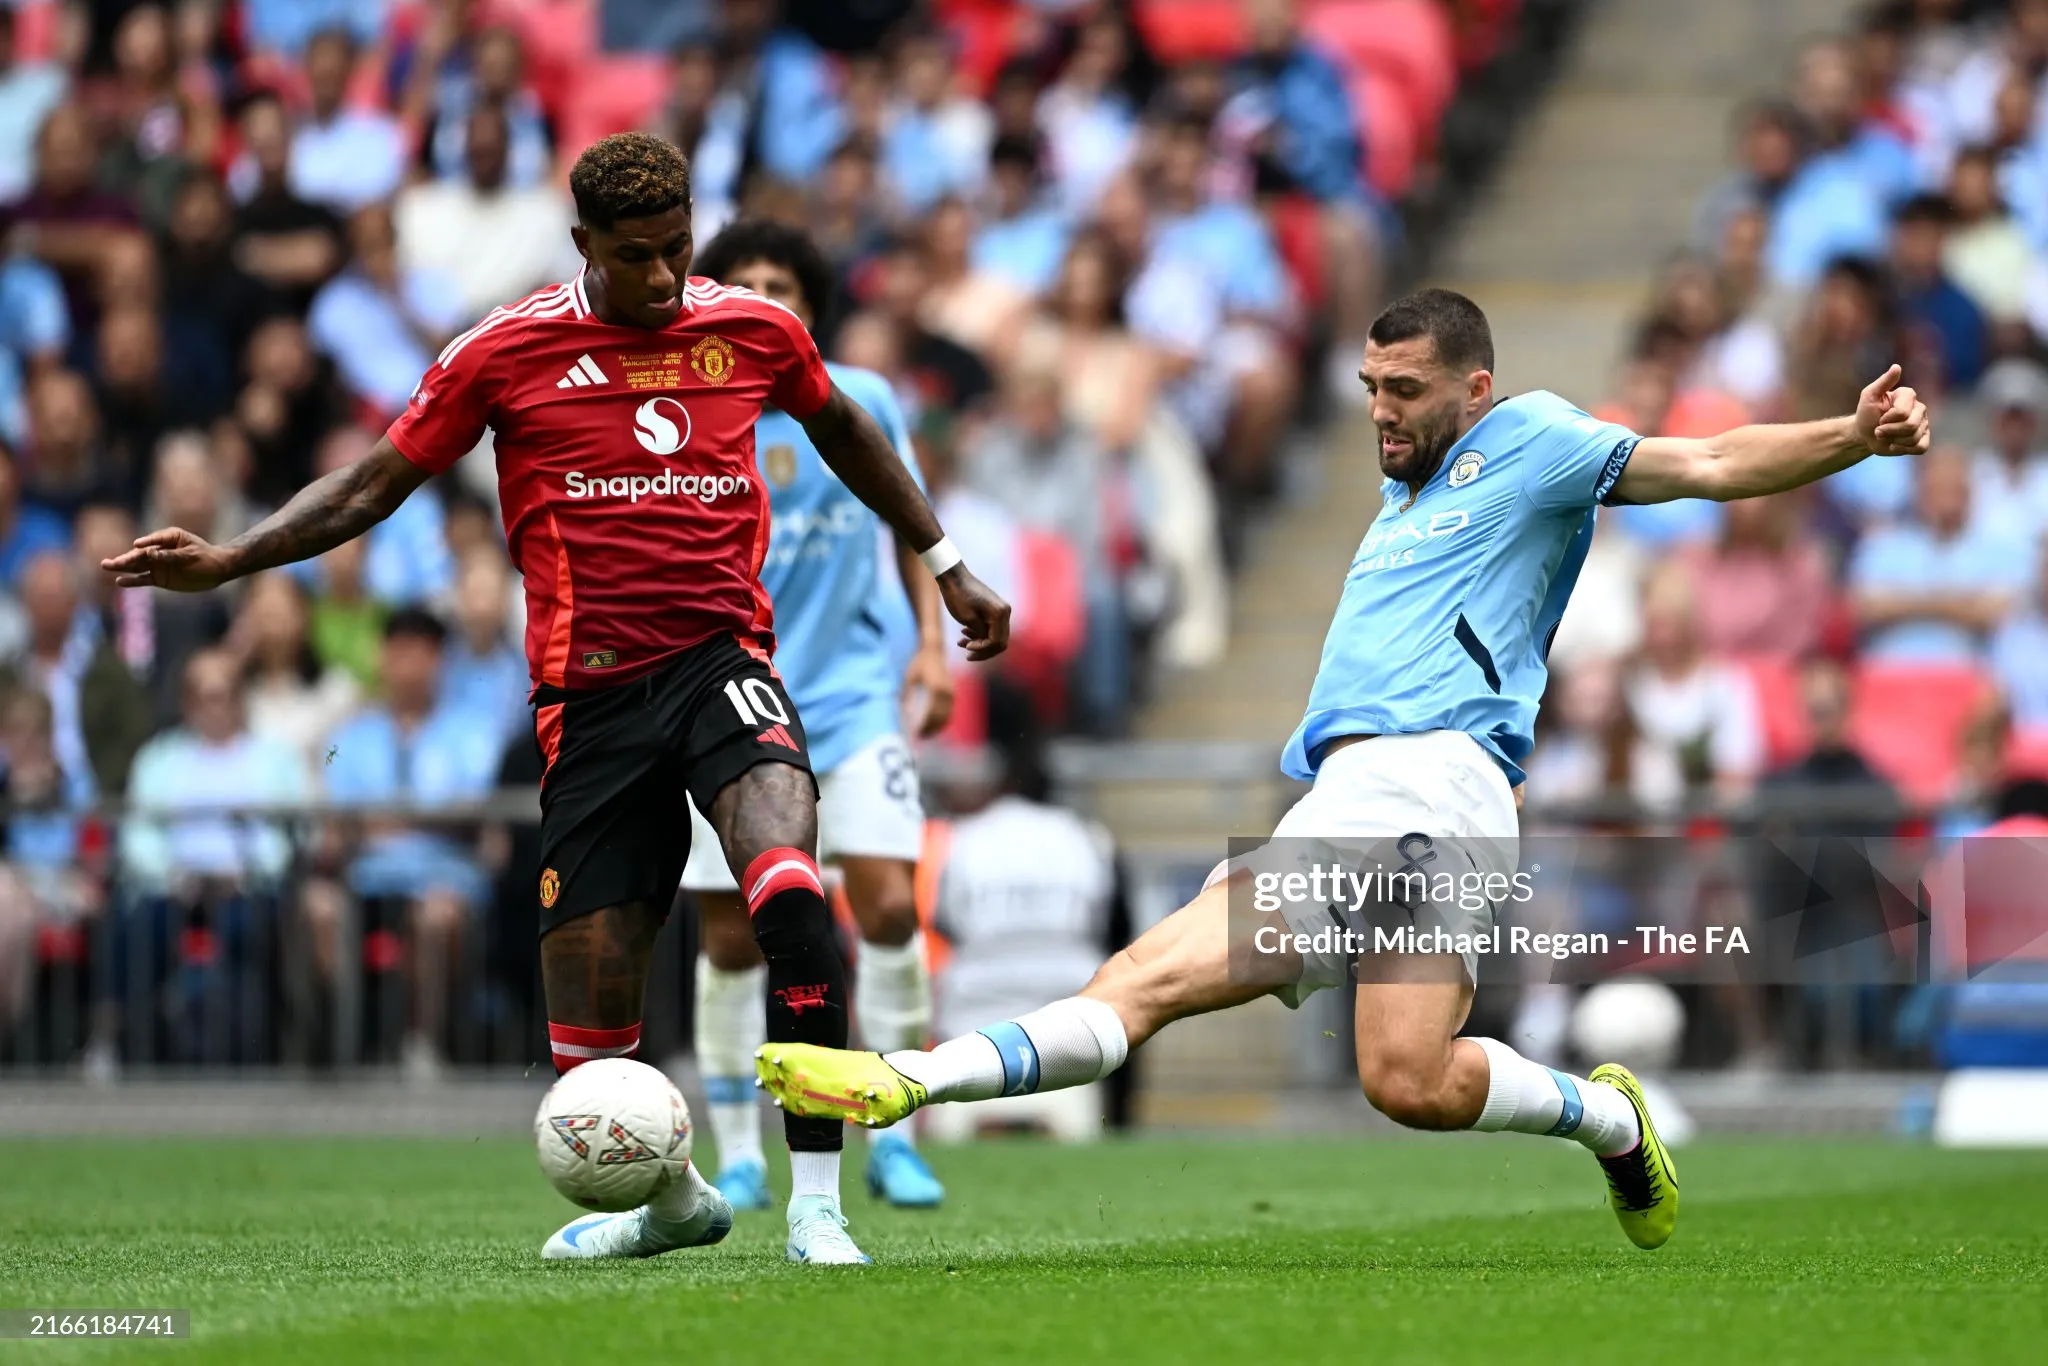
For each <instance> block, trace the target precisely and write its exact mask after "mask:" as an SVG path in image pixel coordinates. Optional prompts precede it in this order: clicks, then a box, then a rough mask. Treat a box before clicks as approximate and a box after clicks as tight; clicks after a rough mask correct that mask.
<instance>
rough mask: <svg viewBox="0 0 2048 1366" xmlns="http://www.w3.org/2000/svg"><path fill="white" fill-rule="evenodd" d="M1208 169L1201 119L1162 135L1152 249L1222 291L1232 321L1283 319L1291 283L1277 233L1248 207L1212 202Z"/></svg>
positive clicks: (1177, 123)
mask: <svg viewBox="0 0 2048 1366" xmlns="http://www.w3.org/2000/svg"><path fill="white" fill-rule="evenodd" d="M1208 169H1209V135H1208V130H1207V129H1206V128H1204V127H1203V126H1202V124H1201V123H1200V122H1199V121H1198V120H1192V119H1181V120H1176V121H1175V122H1173V123H1171V124H1169V125H1168V126H1167V127H1166V128H1165V129H1164V130H1162V132H1161V135H1160V147H1159V211H1158V213H1157V214H1156V215H1155V216H1154V218H1153V229H1152V250H1153V251H1154V252H1155V253H1157V254H1158V255H1159V256H1160V257H1161V258H1185V259H1187V260H1189V261H1191V262H1193V263H1195V264H1196V265H1197V266H1199V267H1200V269H1201V270H1202V271H1203V272H1204V273H1205V274H1206V275H1207V276H1208V277H1209V279H1210V281H1211V282H1212V283H1214V284H1215V286H1216V288H1217V289H1218V290H1219V291H1221V297H1222V303H1223V309H1224V312H1225V313H1226V314H1227V315H1229V316H1232V317H1253V318H1258V319H1261V320H1263V321H1268V322H1274V321H1279V320H1281V318H1282V317H1283V315H1284V314H1285V313H1286V312H1287V311H1288V309H1289V307H1290V304H1291V302H1292V285H1291V284H1290V282H1289V280H1288V277H1287V267H1286V265H1285V263H1284V262H1282V261H1281V259H1280V249H1279V246H1278V245H1277V244H1276V243H1275V242H1274V240H1273V233H1272V230H1271V229H1270V228H1268V227H1267V226H1266V221H1265V220H1264V219H1263V218H1261V217H1259V215H1258V214H1257V213H1255V212H1254V211H1253V210H1252V209H1250V208H1249V207H1247V206H1246V205H1243V204H1236V203H1220V202H1217V201H1214V200H1212V199H1211V198H1210V197H1209V194H1208V190H1207V186H1206V185H1205V183H1204V177H1205V176H1206V174H1207V172H1208Z"/></svg>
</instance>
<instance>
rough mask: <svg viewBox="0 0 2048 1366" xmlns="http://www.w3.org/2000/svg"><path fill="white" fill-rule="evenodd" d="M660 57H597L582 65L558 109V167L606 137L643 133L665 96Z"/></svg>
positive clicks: (664, 63)
mask: <svg viewBox="0 0 2048 1366" xmlns="http://www.w3.org/2000/svg"><path fill="white" fill-rule="evenodd" d="M668 81H669V74H668V59H667V58H665V57H643V56H630V57H624V56H622V57H600V58H596V59H594V60H592V61H590V62H589V63H587V64H586V65H585V66H584V68H583V74H582V77H581V79H579V80H578V81H577V83H576V85H575V86H574V87H573V88H571V90H570V91H569V94H568V103H567V104H566V105H565V106H564V108H563V110H562V123H561V148H562V160H563V162H564V163H565V164H566V163H569V162H573V161H574V160H575V158H576V155H577V154H578V153H579V152H581V151H582V150H583V149H584V148H585V147H588V146H589V145H590V144H591V143H593V142H596V141H597V140H598V139H599V138H601V137H603V136H605V135H606V134H607V133H624V132H627V131H630V130H632V129H635V128H644V127H646V126H647V123H648V121H649V120H650V119H651V118H653V116H654V114H655V111H656V110H658V109H659V108H660V107H661V102H662V101H663V100H664V99H666V98H667V97H668Z"/></svg>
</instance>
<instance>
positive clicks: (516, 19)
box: [494, 0, 621, 157]
mask: <svg viewBox="0 0 2048 1366" xmlns="http://www.w3.org/2000/svg"><path fill="white" fill-rule="evenodd" d="M499 9H500V11H501V12H500V14H499V15H497V16H494V17H500V18H502V19H503V20H504V22H506V23H509V24H511V25H512V26H513V27H514V28H516V29H518V30H519V36H520V38H521V39H522V40H523V41H524V45H525V49H526V79H527V83H528V84H530V85H531V86H532V87H533V93H534V95H535V97H536V98H537V99H539V100H540V102H541V107H542V108H544V109H546V110H547V112H548V114H549V116H550V117H552V118H555V119H558V120H566V119H567V118H568V117H569V106H570V104H571V102H572V101H573V100H574V99H575V97H576V96H578V95H580V94H581V93H583V92H584V91H585V90H588V89H589V88H590V87H591V86H593V85H596V84H598V83H600V82H601V81H602V80H603V79H604V78H605V76H606V74H607V73H606V70H605V67H606V65H607V64H606V63H605V62H604V61H603V60H601V59H600V58H599V56H598V51H597V0H528V3H525V4H520V5H501V6H500V7H499ZM605 131H606V132H618V131H621V130H619V129H606V130H605ZM599 136H602V134H600V135H599ZM560 145H561V147H562V149H563V151H565V152H566V153H568V155H569V156H571V157H573V156H574V155H575V153H576V152H577V151H580V150H581V149H582V147H583V146H584V144H582V143H573V142H570V141H569V140H568V137H567V130H566V129H564V130H562V131H561V135H560Z"/></svg>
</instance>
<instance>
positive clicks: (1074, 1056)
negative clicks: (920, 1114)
mask: <svg viewBox="0 0 2048 1366" xmlns="http://www.w3.org/2000/svg"><path fill="white" fill-rule="evenodd" d="M1129 1053H1130V1041H1129V1039H1128V1038H1127V1037H1126V1035H1125V1034H1124V1022H1123V1020H1122V1019H1121V1018H1119V1017H1118V1015H1117V1013H1116V1011H1115V1010H1114V1009H1112V1008H1111V1007H1109V1006H1107V1005H1105V1004H1103V1003H1102V1002H1101V1001H1097V1000H1093V999H1091V998H1089V997H1086V996H1069V997H1068V998H1067V999H1066V1000H1064V1001H1054V1002H1053V1003H1052V1004H1051V1005H1049V1006H1046V1007H1044V1008H1043V1009H1040V1010H1034V1011H1032V1012H1031V1013H1030V1014H1029V1015H1024V1016H1020V1017H1018V1018H1017V1019H1015V1020H1005V1021H1003V1022H1002V1023H1001V1024H992V1025H990V1026H988V1027H987V1028H985V1029H979V1030H976V1031H975V1032H974V1033H972V1034H963V1035H961V1036H960V1037H959V1038H957V1039H948V1040H946V1042H944V1043H942V1044H940V1045H939V1046H938V1047H937V1048H934V1049H932V1050H931V1051H930V1052H915V1051H906V1052H902V1053H891V1054H889V1055H887V1057H886V1058H885V1059H884V1061H886V1062H887V1063H888V1064H889V1065H890V1066H891V1067H893V1068H895V1069H896V1070H897V1071H898V1072H901V1073H902V1074H903V1075H904V1076H906V1077H909V1078H910V1079H911V1080H912V1081H915V1082H917V1083H919V1084H920V1085H922V1086H923V1087H924V1088H925V1090H926V1092H927V1093H928V1097H927V1098H928V1100H929V1101H931V1102H933V1103H936V1102H938V1101H945V1100H990V1099H993V1098H994V1097H996V1096H1023V1095H1030V1094H1032V1093H1033V1092H1036V1091H1059V1090H1063V1089H1065V1088H1066V1087H1069V1086H1085V1085H1087V1084H1088V1083H1089V1082H1091V1081H1100V1080H1102V1078H1104V1077H1106V1076H1108V1075H1109V1074H1110V1073H1112V1072H1114V1071H1116V1069H1117V1068H1119V1067H1122V1066H1123V1065H1124V1058H1125V1057H1126V1056H1128V1055H1129Z"/></svg>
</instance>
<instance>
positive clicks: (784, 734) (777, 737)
mask: <svg viewBox="0 0 2048 1366" xmlns="http://www.w3.org/2000/svg"><path fill="white" fill-rule="evenodd" d="M754 743H755V744H757V745H780V746H782V747H783V748H784V749H795V748H796V740H795V738H794V737H792V736H791V735H790V733H789V727H787V726H770V727H768V729H766V730H764V731H762V732H761V733H760V734H759V735H756V736H755V737H754Z"/></svg>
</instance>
